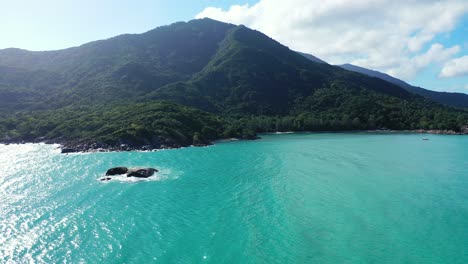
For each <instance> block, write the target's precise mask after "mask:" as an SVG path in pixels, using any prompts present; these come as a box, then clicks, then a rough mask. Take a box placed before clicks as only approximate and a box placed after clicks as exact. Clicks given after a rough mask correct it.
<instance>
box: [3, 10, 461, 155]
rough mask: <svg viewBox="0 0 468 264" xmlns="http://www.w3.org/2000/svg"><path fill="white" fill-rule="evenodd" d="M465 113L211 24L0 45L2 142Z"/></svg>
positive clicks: (307, 127) (132, 143) (141, 142)
mask: <svg viewBox="0 0 468 264" xmlns="http://www.w3.org/2000/svg"><path fill="white" fill-rule="evenodd" d="M467 123H468V113H467V112H466V111H464V110H459V109H452V108H449V107H445V106H442V105H440V104H437V103H435V102H432V101H430V100H428V99H426V98H423V97H421V96H418V95H414V94H412V93H410V92H408V91H406V90H405V89H402V88H401V87H399V86H398V85H395V84H393V83H390V82H387V81H384V80H381V79H378V78H372V77H369V76H367V75H364V74H359V73H355V72H351V71H347V70H344V69H342V68H340V67H336V66H331V65H328V64H324V63H317V62H314V61H311V60H309V59H307V58H305V57H303V56H302V55H299V54H298V53H296V52H294V51H292V50H290V49H289V48H287V47H285V46H283V45H281V44H280V43H278V42H276V41H275V40H273V39H271V38H269V37H268V36H266V35H264V34H262V33H260V32H258V31H254V30H251V29H249V28H246V27H244V26H235V25H231V24H225V23H221V22H218V21H214V20H210V19H201V20H193V21H189V22H186V23H185V22H178V23H175V24H172V25H169V26H164V27H159V28H156V29H154V30H152V31H149V32H147V33H144V34H138V35H121V36H118V37H114V38H111V39H107V40H102V41H96V42H91V43H88V44H85V45H82V46H80V47H75V48H70V49H65V50H59V51H46V52H30V51H25V50H18V49H7V50H0V140H1V141H3V142H18V141H46V142H58V143H63V144H65V145H67V146H72V147H75V148H78V149H80V150H83V149H88V148H98V147H104V148H114V149H121V148H122V149H127V148H129V147H130V148H132V147H134V148H143V147H144V148H154V147H155V148H157V147H164V146H186V145H190V144H205V143H208V142H210V141H212V140H215V139H219V138H225V137H241V138H254V137H255V134H256V133H259V132H268V131H277V130H294V131H316V130H357V129H375V128H390V129H451V130H454V131H460V129H461V128H462V127H463V126H464V125H466V124H467Z"/></svg>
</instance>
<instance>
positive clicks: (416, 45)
mask: <svg viewBox="0 0 468 264" xmlns="http://www.w3.org/2000/svg"><path fill="white" fill-rule="evenodd" d="M0 3H1V5H0V6H1V8H0V49H3V48H10V47H15V48H22V49H28V50H56V49H63V48H68V47H73V46H78V45H81V44H84V43H87V42H90V41H94V40H99V39H105V38H109V37H113V36H116V35H119V34H124V33H143V32H146V31H148V30H151V29H153V28H155V27H158V26H162V25H166V24H170V23H173V22H176V21H188V20H191V19H194V18H203V17H210V18H213V19H217V20H220V21H224V22H229V23H234V24H244V25H246V26H248V27H251V28H253V29H256V30H259V31H261V32H263V33H265V34H267V35H269V36H270V37H272V38H274V39H276V40H278V41H279V42H281V43H282V44H284V45H286V46H288V47H289V48H291V49H293V50H297V51H302V52H306V53H310V54H313V55H315V56H317V57H319V58H321V59H323V60H325V61H327V62H329V63H330V64H343V63H352V64H355V65H358V66H361V67H365V68H369V69H372V70H378V71H381V72H385V73H388V74H390V75H392V76H394V77H397V78H399V79H402V80H405V81H407V82H408V83H410V84H412V85H416V86H420V87H424V88H426V89H431V90H436V91H450V92H463V93H468V0H444V1H435V0H288V1H286V0H197V1H181V0H171V1H168V0H80V1H76V0H42V1H37V0H15V1H9V0H0Z"/></svg>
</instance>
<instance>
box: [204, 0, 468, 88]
mask: <svg viewBox="0 0 468 264" xmlns="http://www.w3.org/2000/svg"><path fill="white" fill-rule="evenodd" d="M467 12H468V1H466V0H445V1H437V0H407V1H394V0H353V1H352V0H327V1H323V0H290V1H284V0H260V1H259V2H258V3H257V4H255V5H247V4H246V5H233V6H231V7H230V8H228V9H227V10H223V9H221V8H216V7H207V8H205V9H204V10H203V11H202V12H200V13H199V14H198V15H197V16H196V17H197V18H203V17H209V18H213V19H216V20H220V21H225V22H229V23H234V24H244V25H246V26H249V27H251V28H254V29H257V30H260V31H262V32H264V33H265V34H267V35H269V36H271V37H273V38H275V39H276V40H278V41H280V42H281V43H283V44H285V45H287V46H289V47H290V48H291V49H295V50H299V51H302V52H307V53H311V54H313V55H315V56H318V57H319V58H322V59H324V60H326V61H328V62H329V63H332V64H342V63H349V62H350V63H353V64H357V65H359V66H362V67H367V68H371V69H376V70H380V71H384V72H387V73H390V74H395V75H396V76H398V77H400V78H403V79H410V78H411V77H413V76H414V75H415V74H417V72H418V71H420V70H421V69H423V68H424V67H426V66H428V65H429V64H431V63H444V62H445V61H446V60H448V59H450V58H451V57H452V56H453V55H454V54H456V53H457V52H458V51H459V50H460V47H459V46H454V47H444V46H443V45H441V44H437V43H436V44H432V41H433V40H434V38H435V37H436V36H437V35H438V34H441V33H447V32H450V31H452V30H453V29H454V28H455V26H456V24H457V22H458V20H459V19H460V18H461V17H462V16H463V15H464V14H465V13H467ZM444 60H445V61H444Z"/></svg>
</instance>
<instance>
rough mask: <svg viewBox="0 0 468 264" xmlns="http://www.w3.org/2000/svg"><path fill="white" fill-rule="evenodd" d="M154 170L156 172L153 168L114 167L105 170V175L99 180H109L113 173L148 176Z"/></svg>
mask: <svg viewBox="0 0 468 264" xmlns="http://www.w3.org/2000/svg"><path fill="white" fill-rule="evenodd" d="M155 172H158V170H157V169H155V168H133V169H129V168H127V167H114V168H110V169H108V170H107V172H106V176H105V177H102V178H100V179H99V180H100V181H110V180H112V177H109V176H115V175H123V174H126V176H127V177H135V178H148V177H151V176H153V175H154V173H155Z"/></svg>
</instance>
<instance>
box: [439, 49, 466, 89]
mask: <svg viewBox="0 0 468 264" xmlns="http://www.w3.org/2000/svg"><path fill="white" fill-rule="evenodd" d="M459 76H468V56H463V57H460V58H456V59H453V60H450V61H448V62H447V63H445V65H444V67H443V68H442V71H441V72H440V77H442V78H450V77H459ZM467 87H468V85H467Z"/></svg>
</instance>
